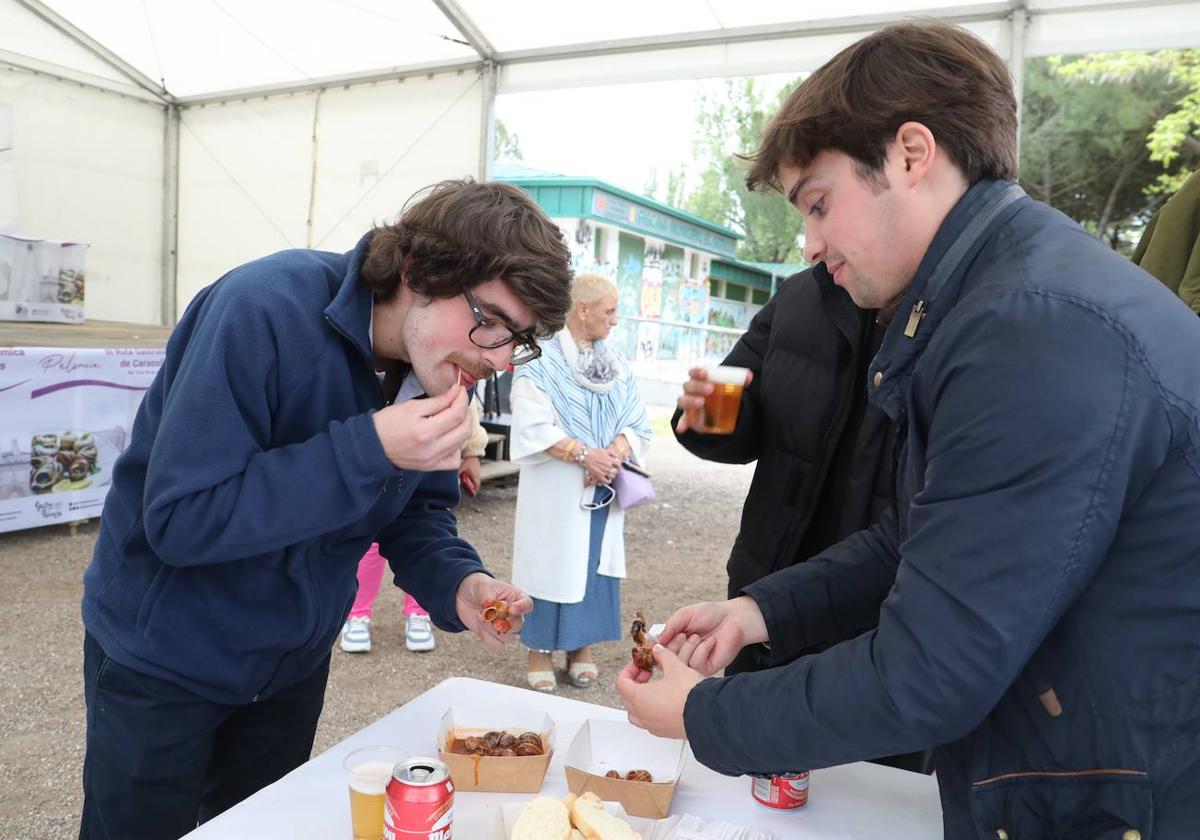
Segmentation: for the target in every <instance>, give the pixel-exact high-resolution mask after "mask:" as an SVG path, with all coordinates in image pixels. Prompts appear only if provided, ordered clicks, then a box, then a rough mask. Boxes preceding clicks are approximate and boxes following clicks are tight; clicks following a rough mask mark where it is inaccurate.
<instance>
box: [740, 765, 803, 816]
mask: <svg viewBox="0 0 1200 840" xmlns="http://www.w3.org/2000/svg"><path fill="white" fill-rule="evenodd" d="M750 795H751V796H753V797H754V800H755V801H756V802H760V803H762V804H763V805H766V806H767V807H768V808H776V809H778V810H780V811H791V810H793V809H795V808H803V807H804V805H805V803H807V802H808V771H807V770H802V771H800V772H798V773H780V774H779V775H777V776H766V777H763V778H754V779H751V780H750Z"/></svg>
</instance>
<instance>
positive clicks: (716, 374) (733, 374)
mask: <svg viewBox="0 0 1200 840" xmlns="http://www.w3.org/2000/svg"><path fill="white" fill-rule="evenodd" d="M749 373H750V370H749V369H748V368H743V367H730V366H728V365H718V366H717V367H711V368H709V369H708V381H709V382H710V383H712V386H713V390H712V393H711V394H709V395H708V396H707V397H705V398H704V408H703V409H701V410H700V428H699V431H701V432H703V433H704V434H707V435H728V434H732V433H733V429H734V427H735V426H736V425H737V418H738V409H740V408H741V406H742V390H743V389H744V388H745V387H746V375H747V374H749Z"/></svg>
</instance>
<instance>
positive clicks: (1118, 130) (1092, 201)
mask: <svg viewBox="0 0 1200 840" xmlns="http://www.w3.org/2000/svg"><path fill="white" fill-rule="evenodd" d="M1107 60H1108V57H1107V56H1085V57H1077V58H1063V57H1052V58H1047V59H1037V60H1033V61H1030V62H1029V64H1028V65H1027V67H1026V74H1025V80H1026V82H1025V102H1024V105H1025V111H1024V119H1023V121H1022V140H1021V174H1022V177H1021V183H1022V185H1023V186H1024V187H1025V189H1026V191H1027V192H1029V193H1030V194H1031V195H1033V196H1034V197H1036V198H1039V199H1041V200H1042V201H1044V202H1046V203H1047V204H1050V205H1051V206H1053V207H1056V208H1057V209H1059V210H1062V211H1063V212H1064V213H1066V214H1067V215H1068V216H1071V217H1072V218H1073V219H1075V220H1076V221H1078V222H1079V223H1080V224H1082V225H1083V226H1084V227H1086V228H1088V229H1089V230H1091V231H1093V232H1094V233H1095V234H1096V235H1097V236H1098V237H1100V238H1101V239H1104V240H1105V241H1107V242H1109V243H1110V244H1111V245H1112V246H1113V247H1114V248H1117V247H1122V248H1125V249H1127V248H1128V247H1130V245H1131V241H1130V236H1129V232H1130V231H1131V230H1133V229H1136V228H1138V227H1140V225H1141V224H1143V223H1144V222H1145V220H1146V218H1148V217H1149V215H1150V213H1151V212H1153V209H1154V208H1155V206H1156V205H1157V203H1158V202H1157V201H1156V200H1155V199H1154V198H1151V197H1148V196H1149V193H1150V191H1151V190H1152V189H1154V186H1155V185H1156V184H1157V183H1158V182H1159V181H1160V179H1161V177H1162V176H1163V174H1164V169H1163V165H1162V163H1161V162H1159V161H1158V160H1155V158H1154V156H1153V154H1152V152H1151V150H1150V148H1149V147H1148V146H1147V137H1148V136H1150V135H1151V133H1152V131H1153V130H1154V128H1155V126H1156V124H1157V123H1158V122H1159V121H1160V120H1161V119H1162V118H1163V117H1164V116H1165V115H1167V114H1168V113H1170V112H1171V110H1172V109H1173V108H1175V107H1176V103H1177V102H1178V101H1179V98H1180V96H1181V95H1182V94H1183V93H1184V87H1183V84H1182V83H1181V82H1180V81H1179V80H1177V79H1176V78H1174V77H1173V75H1172V74H1171V73H1170V72H1169V71H1168V70H1167V69H1166V68H1164V67H1163V66H1161V65H1154V64H1143V65H1141V66H1140V67H1139V69H1138V70H1137V71H1136V72H1128V73H1126V74H1124V75H1123V76H1120V77H1118V76H1117V75H1116V74H1113V73H1109V72H1104V71H1103V70H1101V69H1099V68H1100V67H1101V65H1100V64H1099V63H1098V62H1103V61H1107ZM1182 162H1183V161H1182V160H1181V161H1180V163H1182Z"/></svg>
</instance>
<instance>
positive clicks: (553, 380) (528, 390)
mask: <svg viewBox="0 0 1200 840" xmlns="http://www.w3.org/2000/svg"><path fill="white" fill-rule="evenodd" d="M616 323H617V288H616V286H615V285H613V283H612V282H611V281H610V280H608V279H607V278H605V277H602V276H600V275H596V274H582V275H579V276H578V277H577V278H576V279H575V282H574V283H573V285H572V290H571V310H570V312H569V314H568V315H567V326H566V328H565V329H563V330H562V331H561V332H559V333H558V334H557V335H555V336H554V337H553V338H551V339H549V340H548V341H545V342H543V343H542V356H541V358H539V359H537V360H535V361H533V362H531V363H529V364H527V365H522V366H521V367H519V368H517V369H516V373H515V375H514V380H513V388H512V412H513V426H512V442H511V450H510V452H511V457H512V459H513V460H514V461H516V462H517V463H519V464H521V481H520V486H519V489H518V491H517V515H516V528H515V533H514V542H513V582H514V583H515V584H516V585H517V586H520V587H521V588H522V589H524V590H525V591H526V592H528V593H529V594H530V595H531V596H533V601H534V609H533V612H532V613H531V614H529V615H527V616H526V618H525V626H524V628H523V629H522V631H521V641H522V642H523V643H524V644H525V645H526V646H527V647H528V648H529V649H530V650H529V662H528V667H527V674H526V680H527V681H528V683H529V685H530V686H531V687H532V688H535V689H537V690H539V691H554V690H555V688H556V687H557V681H556V678H555V674H554V665H553V661H552V654H553V652H554V651H556V650H564V651H566V652H567V676H568V679H569V680H570V681H571V683H572V685H575V686H577V687H580V688H584V687H587V686H590V685H591V684H592V683H593V682H594V681H595V680H596V678H597V676H598V675H599V673H598V671H597V668H596V665H595V663H594V661H593V660H592V656H591V645H593V644H595V643H598V642H603V641H616V640H618V639H620V638H621V635H622V634H621V590H620V579H621V578H623V577H625V540H624V524H625V523H624V519H625V517H624V512H623V511H622V510H621V509H620V508H619V507H618V506H617V505H613V504H610V502H612V500H613V491H612V489H611V488H610V487H609V484H610V483H611V482H612V480H613V479H614V478H616V475H617V471H618V470H619V469H621V464H622V463H623V462H624V461H626V460H628V461H632V462H634V463H640V462H641V458H642V455H643V453H644V451H645V448H646V445H647V444H648V443H649V442H650V423H649V421H648V420H647V418H646V409H645V406H643V405H642V401H641V398H640V397H639V395H638V389H637V382H636V380H635V379H634V376H633V373H632V371H631V370H630V368H629V365H628V363H627V362H626V361H625V359H624V358H622V357H621V355H620V354H619V353H618V352H617V350H616V348H614V347H611V346H610V345H608V344H607V343H606V342H605V340H604V339H606V338H607V337H608V334H609V332H610V331H611V330H612V328H613V327H614V326H615V325H616Z"/></svg>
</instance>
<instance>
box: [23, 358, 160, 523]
mask: <svg viewBox="0 0 1200 840" xmlns="http://www.w3.org/2000/svg"><path fill="white" fill-rule="evenodd" d="M163 354H164V351H163V350H161V349H157V348H150V349H121V348H84V349H81V348H71V349H53V348H42V347H25V348H22V347H17V348H0V404H2V405H3V407H4V411H3V412H0V532H3V531H15V530H20V529H22V528H35V527H38V526H40V525H49V524H54V523H56V522H57V523H62V522H75V521H78V520H82V519H90V518H92V517H95V516H98V515H99V514H100V511H101V509H102V507H103V505H104V496H105V494H107V492H108V487H109V485H110V484H111V483H112V468H113V464H114V463H115V462H116V460H117V457H118V456H119V455H120V454H121V452H122V451H123V450H124V449H125V446H126V445H127V444H128V442H129V434H130V430H131V429H132V428H133V418H134V416H135V415H136V414H137V410H138V406H140V405H141V401H142V395H143V394H144V393H145V391H146V389H147V388H149V387H150V383H151V381H152V380H153V379H154V374H155V373H157V372H158V369H159V367H161V366H162V361H163Z"/></svg>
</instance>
